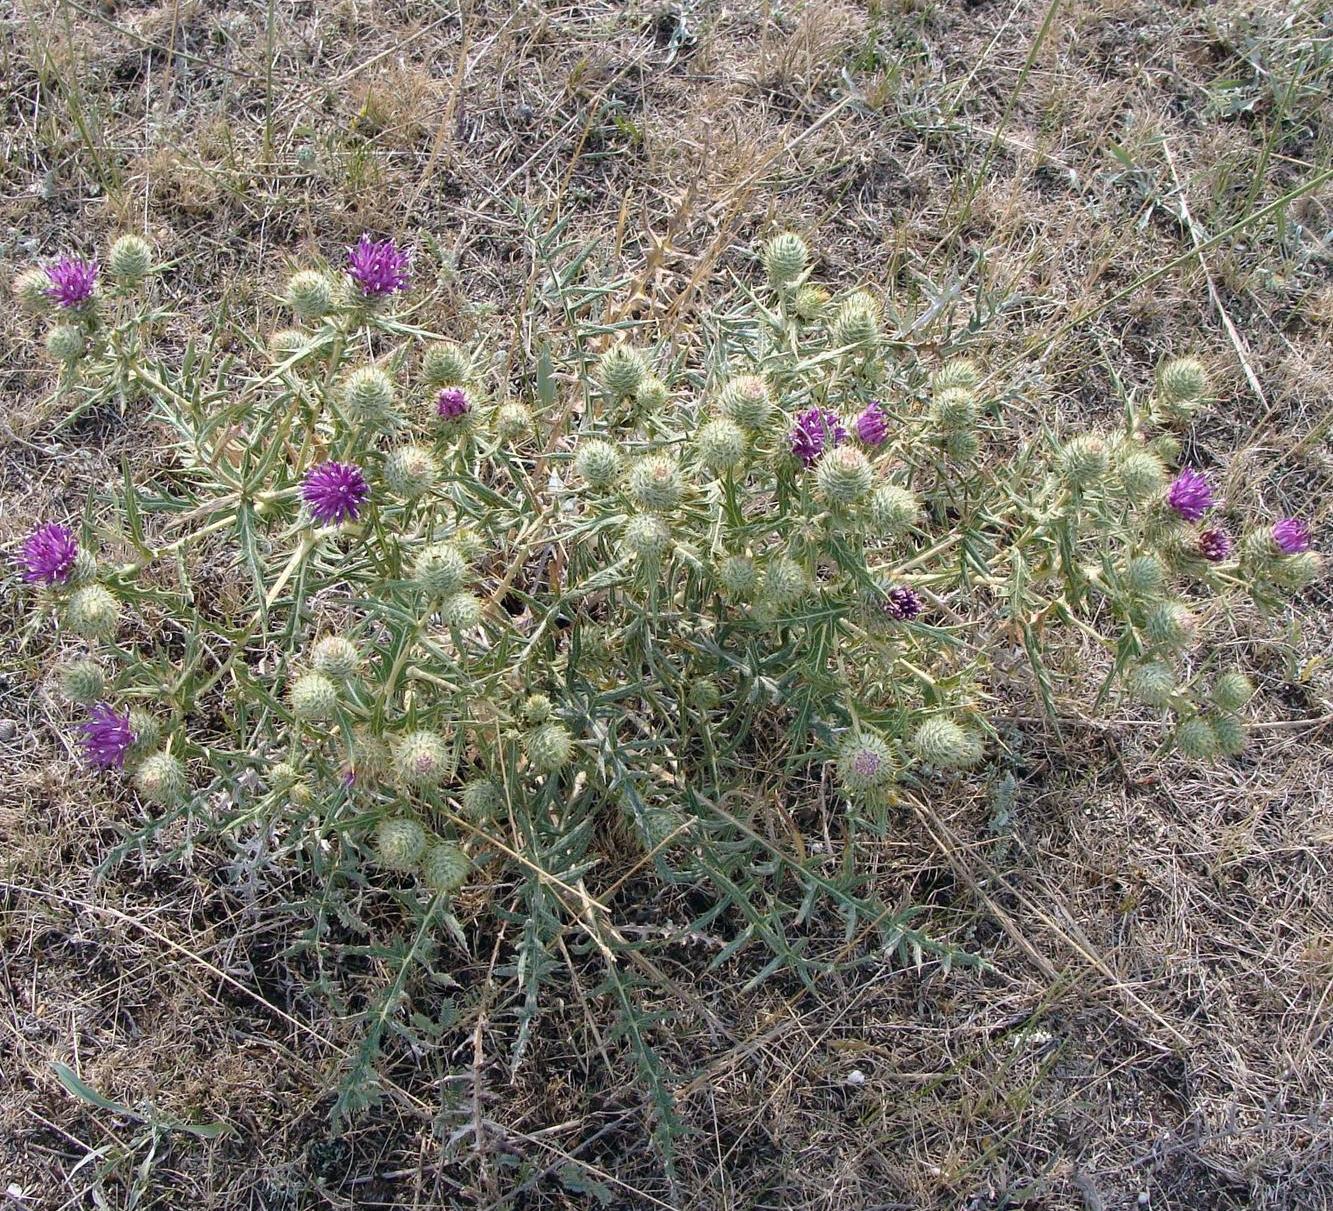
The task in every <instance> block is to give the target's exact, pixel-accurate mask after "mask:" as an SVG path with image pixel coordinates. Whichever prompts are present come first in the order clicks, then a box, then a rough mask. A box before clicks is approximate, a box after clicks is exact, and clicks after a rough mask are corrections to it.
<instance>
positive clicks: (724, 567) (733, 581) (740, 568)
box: [717, 555, 759, 601]
mask: <svg viewBox="0 0 1333 1211" xmlns="http://www.w3.org/2000/svg"><path fill="white" fill-rule="evenodd" d="M717 579H718V583H719V584H720V585H721V586H722V590H723V592H725V593H726V594H727V596H728V597H733V598H735V599H737V600H739V601H743V600H745V599H746V598H747V597H749V596H750V595H751V594H753V593H754V590H755V587H756V586H757V585H758V583H759V571H758V569H757V568H756V567H755V566H754V560H753V559H751V558H750V557H749V556H748V555H728V556H726V557H725V558H724V559H722V560H721V561H720V562H719V563H718V565H717Z"/></svg>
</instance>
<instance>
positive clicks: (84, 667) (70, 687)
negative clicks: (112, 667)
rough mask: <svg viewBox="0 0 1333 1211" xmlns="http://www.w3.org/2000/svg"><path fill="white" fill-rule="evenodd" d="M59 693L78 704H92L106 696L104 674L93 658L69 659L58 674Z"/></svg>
mask: <svg viewBox="0 0 1333 1211" xmlns="http://www.w3.org/2000/svg"><path fill="white" fill-rule="evenodd" d="M59 683H60V693H61V694H62V695H63V696H64V697H65V698H66V699H68V700H69V701H70V702H73V703H77V704H78V705H79V706H92V704H93V703H94V702H100V701H101V700H102V699H103V698H104V697H105V696H106V674H105V673H104V672H103V671H102V666H101V665H99V664H98V663H97V662H96V661H95V660H71V661H70V662H69V664H66V665H62V666H61V669H60V674H59Z"/></svg>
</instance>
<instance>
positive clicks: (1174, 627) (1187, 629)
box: [1143, 601, 1196, 649]
mask: <svg viewBox="0 0 1333 1211" xmlns="http://www.w3.org/2000/svg"><path fill="white" fill-rule="evenodd" d="M1195 627H1196V623H1195V620H1194V615H1193V614H1191V613H1190V612H1189V610H1187V609H1186V608H1185V607H1184V606H1183V605H1181V603H1180V602H1178V601H1162V602H1159V603H1158V604H1157V605H1155V606H1153V607H1152V609H1151V610H1149V611H1148V616H1147V618H1146V619H1144V623H1143V632H1144V634H1145V635H1147V637H1148V642H1149V643H1151V644H1152V645H1153V646H1154V647H1162V648H1168V649H1174V648H1182V647H1184V646H1185V645H1186V644H1187V643H1189V641H1190V640H1191V639H1193V638H1194V631H1195Z"/></svg>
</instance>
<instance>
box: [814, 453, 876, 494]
mask: <svg viewBox="0 0 1333 1211" xmlns="http://www.w3.org/2000/svg"><path fill="white" fill-rule="evenodd" d="M815 482H816V483H817V484H818V486H819V491H820V493H821V494H822V495H823V497H824V499H825V500H827V501H828V502H829V503H830V504H834V505H844V506H845V505H854V504H856V503H857V502H858V501H860V500H862V499H863V498H864V497H865V496H866V495H867V494H868V493H869V491H870V489H871V487H873V486H874V482H875V474H874V472H873V471H872V470H871V467H870V460H869V459H868V458H867V457H866V456H865V454H864V453H863V452H862V451H860V450H858V449H856V447H855V446H836V447H834V448H833V449H832V450H830V451H829V452H828V453H827V454H825V455H824V457H823V458H822V459H820V460H819V464H818V465H817V466H816V468H815Z"/></svg>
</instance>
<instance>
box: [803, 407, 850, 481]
mask: <svg viewBox="0 0 1333 1211" xmlns="http://www.w3.org/2000/svg"><path fill="white" fill-rule="evenodd" d="M846 437H847V430H846V429H845V428H844V427H843V424H842V420H841V419H840V418H839V416H838V414H837V413H836V412H830V411H829V410H828V409H826V408H807V409H806V410H805V411H804V412H802V413H800V414H799V415H798V416H797V417H796V424H795V425H793V426H792V431H791V435H790V441H791V452H792V453H793V454H794V455H796V457H797V458H799V459H800V460H801V462H803V463H804V464H805V465H806V466H807V467H809V466H811V465H812V464H813V463H815V462H816V461H817V460H818V458H819V456H820V455H821V454H823V453H824V450H825V449H826V448H827V447H830V446H838V445H841V444H842V442H843V441H844V440H845V439H846Z"/></svg>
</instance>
